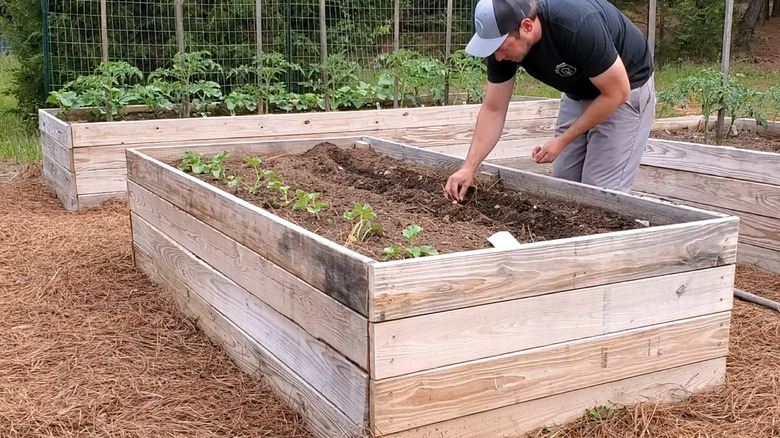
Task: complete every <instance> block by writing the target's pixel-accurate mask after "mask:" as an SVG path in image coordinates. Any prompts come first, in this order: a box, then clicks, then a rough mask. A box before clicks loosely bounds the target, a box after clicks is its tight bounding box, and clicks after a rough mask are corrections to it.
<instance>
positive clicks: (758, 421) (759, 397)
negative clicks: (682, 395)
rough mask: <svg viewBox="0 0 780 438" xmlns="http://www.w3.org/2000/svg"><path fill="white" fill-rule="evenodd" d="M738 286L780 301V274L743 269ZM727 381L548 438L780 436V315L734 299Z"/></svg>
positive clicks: (585, 419)
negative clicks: (671, 401) (677, 399)
mask: <svg viewBox="0 0 780 438" xmlns="http://www.w3.org/2000/svg"><path fill="white" fill-rule="evenodd" d="M736 287H737V288H739V289H742V290H745V291H750V292H751V293H754V294H756V295H759V296H762V297H765V298H768V299H770V300H773V301H778V302H780V275H775V274H771V273H768V272H765V271H760V270H757V269H753V268H750V267H747V266H741V265H740V266H738V268H737V281H736ZM729 350H730V354H729V357H728V359H727V364H726V382H725V384H723V385H719V386H717V387H714V388H712V389H710V390H708V391H706V392H702V393H700V394H695V395H693V396H692V397H690V398H689V399H688V400H686V401H685V402H683V403H675V404H667V405H659V404H642V405H637V406H633V407H629V408H627V409H625V410H618V411H614V412H609V413H607V414H606V415H604V416H605V417H606V419H604V420H598V419H597V420H596V421H591V419H590V418H588V416H583V418H582V419H581V420H580V421H578V422H575V423H572V424H569V425H566V426H565V427H563V428H561V429H558V430H555V431H553V432H549V433H545V432H546V431H539V432H538V433H537V434H535V435H533V436H538V437H545V438H574V437H589V438H590V437H592V438H628V437H642V438H651V437H652V438H660V437H664V438H694V437H695V438H716V437H723V438H736V437H746V438H747V437H750V438H763V437H778V436H780V313H778V312H776V311H773V310H769V309H767V308H765V307H760V306H756V305H754V304H749V303H745V302H743V301H740V300H737V299H735V300H734V309H733V313H732V319H731V333H730V344H729Z"/></svg>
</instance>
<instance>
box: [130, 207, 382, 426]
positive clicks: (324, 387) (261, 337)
mask: <svg viewBox="0 0 780 438" xmlns="http://www.w3.org/2000/svg"><path fill="white" fill-rule="evenodd" d="M131 217H132V224H133V242H134V243H135V244H136V245H137V246H138V247H139V248H140V249H141V250H143V251H144V252H146V253H147V254H154V255H155V257H156V259H155V263H156V264H157V265H158V266H159V267H160V268H158V270H166V271H168V272H175V273H176V275H177V276H178V277H179V278H180V280H181V281H182V282H183V283H184V284H186V285H187V286H188V287H189V288H190V289H191V290H192V291H193V292H195V293H197V294H198V295H200V296H201V297H202V298H203V299H204V300H205V301H206V302H207V303H208V304H209V305H211V306H213V307H214V308H215V309H216V310H218V311H219V312H220V313H221V314H223V315H225V317H226V318H227V319H229V320H230V321H231V322H232V323H233V324H235V325H236V326H237V327H239V328H240V329H241V330H243V331H245V332H246V333H247V334H248V335H249V336H250V337H251V338H252V339H254V340H255V341H257V342H258V343H259V344H260V345H262V346H263V347H264V348H266V349H267V350H268V351H269V352H270V353H271V354H273V356H274V357H277V358H278V359H279V360H280V361H281V362H283V363H284V364H285V365H286V366H288V367H289V368H290V369H291V370H293V371H294V372H295V373H296V374H297V375H299V376H300V377H301V378H302V379H303V380H305V381H306V382H308V383H309V384H310V385H311V386H312V387H314V388H315V389H316V390H317V391H318V392H320V393H321V394H322V395H323V396H325V397H326V398H327V399H328V400H330V401H331V403H333V404H334V405H335V406H336V407H338V408H339V410H341V411H342V412H344V414H345V415H346V416H347V417H348V418H349V419H350V420H352V421H353V422H355V423H357V424H362V422H363V421H364V420H365V418H366V415H367V412H366V410H367V403H366V397H367V394H368V392H367V390H368V376H367V374H366V373H365V372H363V371H362V370H360V368H359V367H358V366H356V365H355V364H353V363H351V362H349V361H348V360H347V359H346V358H345V357H344V356H342V355H341V354H339V353H338V352H337V351H335V350H334V349H333V348H331V347H330V346H328V345H327V344H325V343H323V342H321V341H319V340H317V339H315V338H314V337H312V336H311V335H309V334H308V333H306V332H305V331H304V330H303V329H302V328H300V327H299V326H298V325H296V324H295V323H293V322H292V321H290V320H289V319H287V318H285V317H284V316H283V315H281V314H279V313H278V312H276V311H275V310H274V309H272V308H271V307H270V306H268V305H267V304H265V303H263V302H262V301H261V300H259V299H257V298H256V297H255V296H254V295H252V294H250V293H249V292H247V291H246V290H244V289H243V288H241V287H240V286H238V285H237V284H235V283H234V282H232V281H230V279H228V278H227V277H225V276H224V275H222V274H221V273H219V272H217V271H216V270H214V269H213V268H211V267H210V266H209V265H207V264H206V263H204V262H203V261H201V260H199V259H198V258H196V257H195V256H193V255H192V254H191V253H189V252H188V251H187V250H185V249H184V248H182V247H181V246H180V245H178V244H176V242H174V241H173V240H171V239H170V238H169V237H167V236H165V235H164V234H163V233H161V232H160V231H159V230H157V229H155V228H154V227H152V226H151V225H150V224H149V223H148V222H146V221H145V220H143V219H141V218H140V217H139V216H137V215H135V214H131Z"/></svg>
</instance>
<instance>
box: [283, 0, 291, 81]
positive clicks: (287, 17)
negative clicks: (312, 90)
mask: <svg viewBox="0 0 780 438" xmlns="http://www.w3.org/2000/svg"><path fill="white" fill-rule="evenodd" d="M291 1H292V0H285V8H284V43H285V44H284V48H285V51H286V52H287V62H292V4H291ZM291 88H292V69H291V68H287V91H292V89H291Z"/></svg>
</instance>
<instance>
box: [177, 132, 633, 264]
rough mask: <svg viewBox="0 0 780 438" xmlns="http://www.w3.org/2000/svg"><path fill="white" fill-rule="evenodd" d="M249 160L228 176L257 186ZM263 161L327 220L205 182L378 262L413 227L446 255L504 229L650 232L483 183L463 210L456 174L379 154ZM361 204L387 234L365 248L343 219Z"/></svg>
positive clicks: (524, 238)
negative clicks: (450, 191)
mask: <svg viewBox="0 0 780 438" xmlns="http://www.w3.org/2000/svg"><path fill="white" fill-rule="evenodd" d="M245 156H247V154H244V153H241V152H237V153H232V154H231V155H229V156H228V157H227V158H226V159H225V161H224V164H225V168H226V172H227V175H229V176H230V175H239V176H241V178H242V179H243V180H244V181H245V182H251V183H252V184H254V181H255V180H256V174H255V171H254V169H253V168H252V167H250V166H249V165H246V164H244V163H243V162H242V161H243V159H244V157H245ZM261 158H262V159H263V163H262V164H261V166H260V167H261V168H263V169H270V170H273V171H274V172H276V173H277V174H279V175H282V176H283V177H284V183H285V185H288V186H290V187H291V188H290V194H292V193H294V191H295V189H303V190H305V191H307V192H319V193H320V194H321V196H320V198H319V199H318V202H324V203H327V204H328V207H327V208H324V209H323V210H322V211H321V212H320V217H319V219H318V218H316V217H314V216H313V215H311V214H309V213H307V212H305V211H303V210H301V209H292V208H291V207H292V204H291V205H290V206H287V207H279V206H271V205H268V203H267V202H266V200H267V199H269V198H270V197H272V196H278V195H279V192H278V191H274V190H271V189H267V188H265V182H261V187H263V189H261V190H260V191H259V192H258V193H257V194H250V193H249V191H248V189H247V188H246V187H244V188H229V187H228V185H227V181H226V180H219V181H212V180H211V178H210V176H204V175H200V177H201V179H203V180H204V181H207V182H210V183H212V184H215V185H216V186H218V187H220V188H222V189H223V190H225V191H228V192H230V193H233V194H235V195H237V196H239V197H241V198H243V199H246V200H248V201H249V202H252V203H254V204H256V205H259V206H262V207H265V208H268V209H270V210H271V211H272V212H273V213H274V214H276V215H278V216H280V217H282V218H284V219H287V220H289V221H290V222H293V223H296V224H298V225H300V226H302V227H304V228H306V229H308V230H310V231H313V232H315V233H317V234H319V235H321V236H323V237H326V238H328V239H330V240H332V241H334V242H337V243H340V244H343V245H346V246H348V247H350V248H351V249H353V250H355V251H357V252H360V253H362V254H365V255H367V256H369V257H374V258H378V256H379V255H380V254H381V252H382V250H383V249H384V248H385V247H388V246H390V245H393V244H395V245H399V246H400V247H401V248H404V247H405V246H409V245H408V243H407V241H406V239H405V238H404V237H403V235H402V231H403V229H404V228H406V227H407V226H409V225H411V224H416V225H419V226H421V227H422V228H423V230H424V231H423V232H422V233H420V235H419V236H418V237H417V239H416V240H415V242H414V244H415V246H419V245H431V246H434V247H435V248H436V249H437V251H438V252H439V253H452V252H457V251H467V250H473V249H480V248H488V247H491V245H490V243H488V241H487V238H488V237H489V236H491V235H492V234H493V233H496V232H498V231H504V230H505V231H509V232H511V233H512V234H513V235H514V236H515V238H517V239H518V240H519V241H521V242H533V241H540V240H552V239H563V238H567V237H574V236H581V235H589V234H596V233H605V232H610V231H619V230H626V229H632V228H638V227H642V225H641V224H639V223H638V222H636V219H637V218H633V217H623V216H619V215H616V214H614V213H611V212H608V211H605V210H602V209H598V208H593V207H589V206H584V205H580V204H576V203H570V204H564V203H560V202H557V201H551V200H549V199H544V198H541V197H538V196H534V195H531V194H530V193H519V192H513V191H508V190H504V189H503V188H502V184H501V182H500V181H499V182H497V183H495V184H490V183H485V182H483V183H479V184H478V185H477V187H476V189H475V190H472V191H470V196H468V197H467V200H466V201H465V202H464V203H463V204H453V202H452V201H449V200H448V199H447V198H446V197H445V195H444V185H445V183H446V180H447V176H448V173H437V172H435V171H433V170H431V169H430V168H425V167H419V166H414V165H411V164H409V163H406V162H402V161H398V160H394V159H392V158H390V157H387V156H385V155H382V154H379V153H377V152H376V151H374V150H373V149H358V148H352V149H340V148H338V147H336V146H334V145H332V144H328V143H321V144H319V145H317V146H315V147H314V148H313V149H311V150H309V151H308V152H306V153H305V154H303V155H283V156H278V157H261ZM176 164H177V165H178V163H176ZM356 202H359V203H362V204H370V205H371V206H372V207H373V209H374V211H375V212H376V214H377V217H376V219H374V221H373V222H374V223H378V224H381V225H382V226H383V227H384V230H383V231H382V232H381V233H379V234H378V235H375V236H371V237H369V238H368V239H367V240H366V241H365V242H363V243H357V242H351V241H350V239H349V232H350V228H351V227H350V223H349V222H348V220H347V219H345V218H344V217H343V213H344V212H345V211H346V210H351V209H352V208H353V206H354V203H356Z"/></svg>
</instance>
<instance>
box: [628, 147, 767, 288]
mask: <svg viewBox="0 0 780 438" xmlns="http://www.w3.org/2000/svg"><path fill="white" fill-rule="evenodd" d="M634 190H635V191H637V192H640V193H643V194H648V195H650V196H654V197H659V198H663V199H667V200H670V201H674V202H679V203H683V204H686V205H692V206H695V207H700V208H704V209H708V210H714V211H720V212H723V213H726V214H730V215H735V216H739V218H740V230H739V239H740V243H739V251H738V255H739V261H740V262H741V263H749V264H754V265H756V266H757V267H759V268H761V269H764V270H767V271H772V272H777V273H780V154H778V153H771V152H761V151H752V150H748V149H737V148H733V147H726V146H709V145H704V144H697V143H686V142H676V141H668V140H658V139H652V138H651V139H650V140H649V141H648V142H647V148H646V150H645V155H644V157H643V159H642V166H641V168H640V171H639V175H638V177H637V182H636V184H635V185H634Z"/></svg>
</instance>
